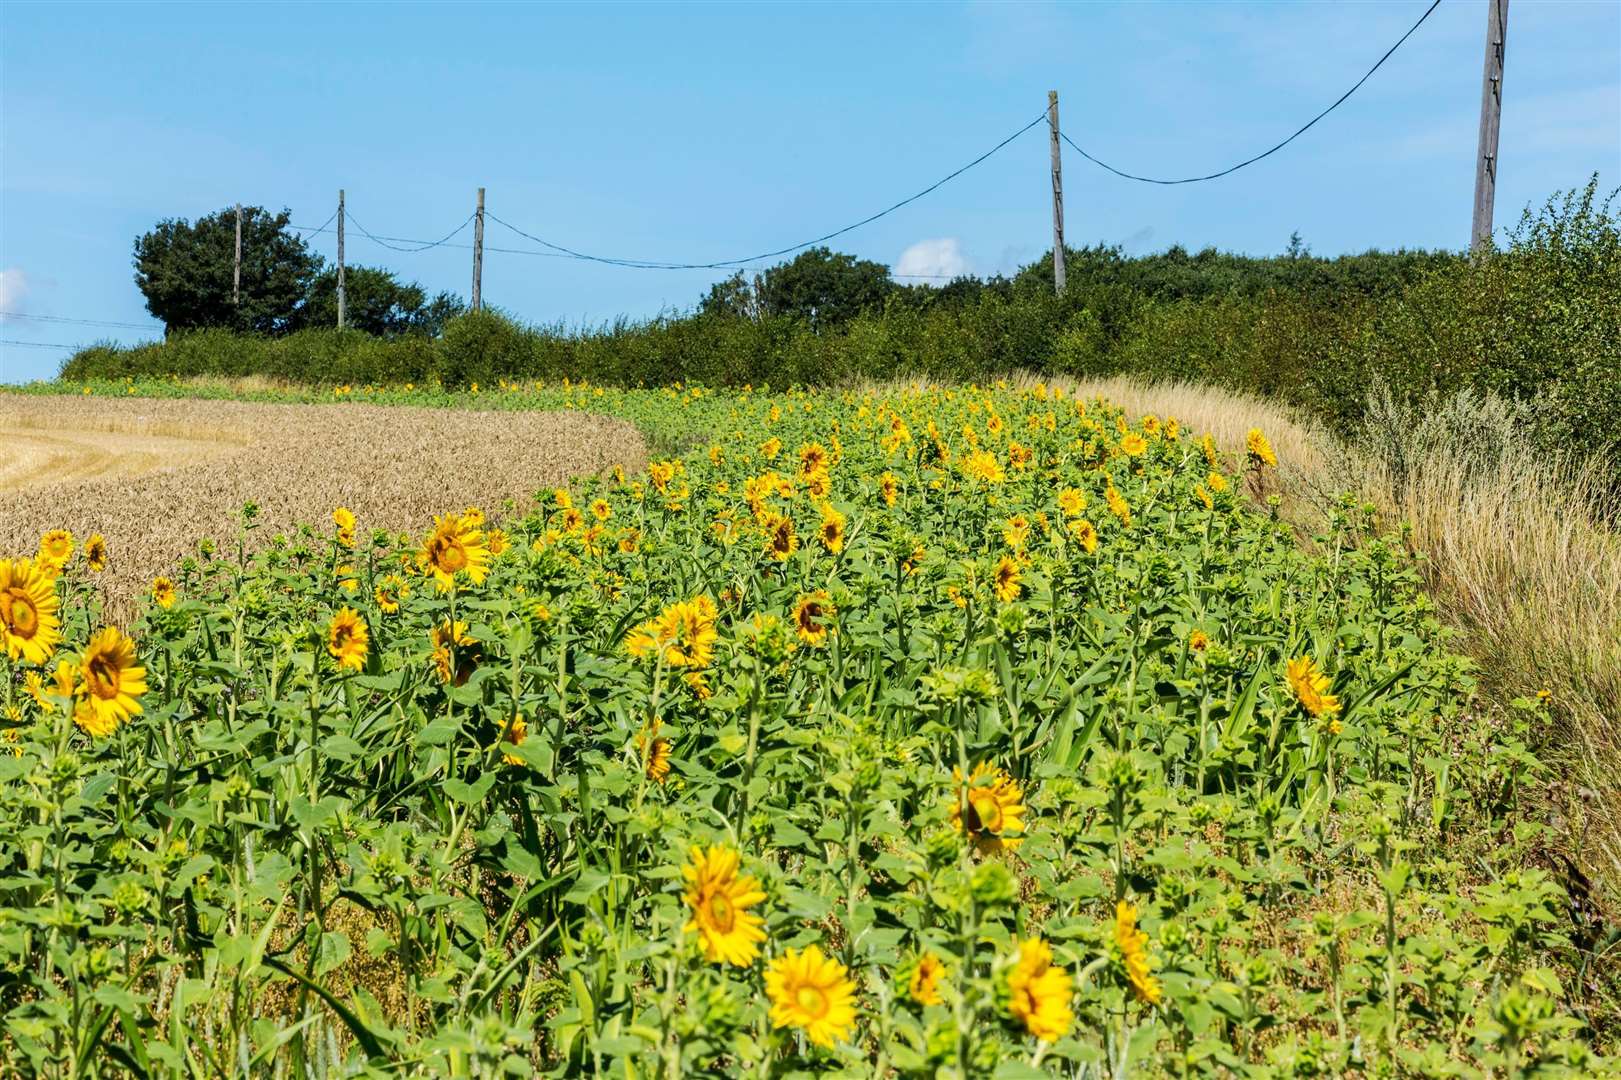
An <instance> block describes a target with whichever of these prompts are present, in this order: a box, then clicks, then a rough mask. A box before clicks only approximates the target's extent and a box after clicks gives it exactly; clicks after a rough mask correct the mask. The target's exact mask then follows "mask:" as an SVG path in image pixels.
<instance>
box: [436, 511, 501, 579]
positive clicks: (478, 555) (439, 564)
mask: <svg viewBox="0 0 1621 1080" xmlns="http://www.w3.org/2000/svg"><path fill="white" fill-rule="evenodd" d="M422 556H423V558H422V562H423V565H424V567H425V568H426V569H427V571H428V572H429V573H431V574H432V575H433V577H434V581H435V582H436V583H437V584H438V587H439V591H440V592H449V591H450V590H451V589H454V588H455V587H456V578H457V576H458V575H460V574H466V575H467V577H468V578H470V579H471V580H472V582H473V584H475V585H477V584H479V583H481V582H483V580H484V578H485V576H486V575H488V574H489V572H490V549H489V548H488V547H486V546H485V543H484V534H483V532H481V531H480V530H479V529H478V527H477V526H476V525H474V524H472V523H471V522H470V521H469V520H468V519H467V517H466V516H464V515H461V514H444V515H441V516H439V517H436V518H434V530H433V532H431V533H429V534H428V538H427V540H426V541H424V543H423V546H422Z"/></svg>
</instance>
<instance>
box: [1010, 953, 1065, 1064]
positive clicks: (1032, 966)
mask: <svg viewBox="0 0 1621 1080" xmlns="http://www.w3.org/2000/svg"><path fill="white" fill-rule="evenodd" d="M1072 987H1073V981H1072V979H1071V978H1070V974H1069V972H1068V971H1066V970H1065V969H1064V968H1061V967H1055V966H1054V965H1053V950H1052V946H1050V945H1048V944H1047V943H1046V942H1045V941H1043V940H1041V939H1040V938H1030V939H1028V940H1026V941H1022V942H1020V943H1019V954H1018V958H1017V959H1016V960H1015V961H1014V963H1013V966H1012V967H1011V968H1009V969H1008V973H1007V1008H1008V1012H1009V1013H1010V1014H1011V1015H1012V1017H1013V1018H1014V1019H1015V1020H1017V1021H1019V1022H1020V1023H1022V1024H1023V1025H1024V1028H1025V1030H1026V1031H1028V1032H1029V1033H1030V1034H1032V1035H1034V1036H1035V1037H1036V1038H1038V1039H1041V1040H1042V1041H1044V1042H1053V1041H1055V1040H1057V1039H1061V1038H1063V1037H1064V1035H1065V1034H1067V1033H1068V1032H1069V1029H1070V1027H1071V1025H1073V1024H1074V1023H1075V1013H1074V1011H1073V1010H1072V1009H1071V1008H1070V996H1071V991H1072Z"/></svg>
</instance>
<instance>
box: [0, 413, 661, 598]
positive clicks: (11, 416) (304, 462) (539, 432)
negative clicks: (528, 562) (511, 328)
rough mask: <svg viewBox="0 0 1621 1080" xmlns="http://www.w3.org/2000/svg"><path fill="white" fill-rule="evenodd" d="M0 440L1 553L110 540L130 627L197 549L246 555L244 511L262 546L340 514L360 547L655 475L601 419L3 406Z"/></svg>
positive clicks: (108, 588)
mask: <svg viewBox="0 0 1621 1080" xmlns="http://www.w3.org/2000/svg"><path fill="white" fill-rule="evenodd" d="M0 438H4V440H5V443H6V445H7V447H8V451H9V450H15V451H17V452H15V453H11V452H8V454H7V455H6V458H5V461H4V462H3V463H0V488H3V489H4V490H6V491H7V493H8V494H7V504H6V510H5V513H4V514H3V515H0V549H4V550H30V549H32V548H33V547H34V545H36V544H37V542H38V539H39V536H40V534H41V533H42V532H44V531H45V530H48V529H54V528H69V529H72V531H73V532H74V533H75V535H76V536H78V537H80V538H81V539H82V538H83V537H84V536H88V535H89V534H91V533H94V532H99V533H101V534H102V535H103V536H104V537H105V538H106V541H107V546H108V548H109V550H110V552H111V554H112V555H113V558H111V559H110V561H109V567H108V569H107V571H106V573H105V574H103V575H102V576H101V578H100V581H99V584H100V585H101V587H102V589H103V590H104V594H105V601H106V603H107V605H108V610H109V612H110V613H111V614H112V615H113V616H114V617H115V618H120V619H122V618H125V617H127V616H128V615H129V614H130V613H131V612H132V610H133V600H134V598H135V597H136V596H138V595H140V594H141V593H143V592H144V591H145V590H146V589H147V588H148V586H149V585H150V582H151V580H152V578H153V577H154V576H155V575H158V574H162V573H166V572H168V571H169V570H170V569H171V568H172V567H173V565H174V564H175V563H176V562H178V561H179V560H180V559H182V558H184V557H185V556H187V555H189V554H192V553H194V552H195V551H196V550H197V542H198V539H199V538H201V537H211V538H213V539H214V540H215V541H217V542H219V543H221V544H222V545H225V546H227V547H229V548H231V549H233V550H234V544H235V538H236V536H237V533H238V530H239V527H240V526H239V521H240V516H241V509H242V506H243V504H244V503H248V502H252V503H254V504H255V505H256V506H257V507H258V508H259V515H258V519H257V520H258V527H257V528H256V529H255V530H254V531H253V533H252V534H251V535H250V538H249V539H250V544H251V546H261V545H262V544H263V543H264V542H265V541H266V540H268V539H269V538H270V537H272V536H274V535H276V534H277V533H284V532H287V531H288V530H291V529H293V528H294V527H295V526H297V525H298V524H300V523H305V522H321V521H324V520H325V519H326V518H327V516H328V515H329V514H330V513H331V512H332V510H333V508H334V507H337V506H347V507H348V508H350V509H351V510H353V511H354V513H355V515H356V516H357V517H358V518H359V520H360V527H361V530H362V534H363V535H364V534H367V533H369V532H370V531H371V530H374V529H387V530H390V531H398V530H405V529H418V528H420V526H421V524H422V522H424V521H429V522H431V521H432V520H433V518H432V515H433V514H434V513H436V512H437V513H442V512H444V511H445V509H446V508H447V507H452V506H455V507H460V506H463V505H476V506H479V507H481V508H483V509H484V510H485V511H486V512H488V513H490V514H492V515H494V516H499V514H500V510H501V507H502V505H503V503H505V502H506V501H507V500H512V501H513V502H515V503H518V504H524V503H526V502H527V501H528V499H529V496H530V495H531V494H532V493H534V492H535V491H537V490H540V489H544V488H549V487H551V486H552V485H555V484H559V483H563V482H565V481H567V480H568V479H569V478H570V477H574V476H583V475H588V474H592V473H596V472H599V471H601V470H603V469H605V468H608V467H610V466H612V465H615V464H623V465H624V466H626V467H627V468H635V467H639V466H640V464H641V463H642V461H643V460H644V459H645V448H644V446H643V444H642V440H641V437H640V436H639V435H638V434H637V432H636V429H635V428H634V427H633V426H632V425H631V424H629V423H626V422H624V421H621V420H614V419H609V418H606V417H601V416H592V415H587V414H584V413H572V412H531V413H523V412H518V413H514V412H480V411H474V410H454V411H452V410H443V409H430V408H393V407H383V406H372V405H361V404H354V403H342V404H332V405H304V404H288V405H283V404H266V403H257V402H234V401H153V400H140V399H130V400H117V401H109V400H108V399H106V398H75V397H66V396H64V397H49V398H21V397H19V398H16V399H14V400H9V401H8V400H6V399H3V398H0Z"/></svg>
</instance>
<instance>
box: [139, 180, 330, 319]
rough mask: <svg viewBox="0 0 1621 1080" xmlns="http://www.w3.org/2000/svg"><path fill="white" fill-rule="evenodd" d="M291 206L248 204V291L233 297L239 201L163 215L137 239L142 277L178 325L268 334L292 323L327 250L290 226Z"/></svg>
mask: <svg viewBox="0 0 1621 1080" xmlns="http://www.w3.org/2000/svg"><path fill="white" fill-rule="evenodd" d="M290 220H291V211H288V210H282V211H281V212H280V213H279V214H272V213H270V212H269V211H268V210H266V209H264V208H263V207H259V206H244V207H243V208H242V292H241V301H240V303H233V302H232V299H231V276H232V264H233V262H234V260H235V254H236V209H235V207H227V208H225V209H224V210H220V211H218V212H216V213H213V214H209V215H207V216H205V217H200V218H198V219H197V221H196V222H195V223H192V222H188V221H186V220H185V219H183V218H169V219H167V220H164V221H160V222H158V225H157V227H156V228H154V229H153V230H152V231H151V232H149V233H146V234H144V235H142V236H140V237H138V238H137V239H136V241H135V284H136V285H137V286H138V287H139V288H140V290H141V292H142V294H144V295H145V296H146V310H148V311H150V312H151V313H152V315H153V317H154V318H157V319H161V320H162V321H163V322H164V323H165V324H166V325H167V326H168V328H169V329H171V330H190V329H195V328H199V327H207V326H221V327H230V328H232V329H236V330H245V331H249V332H252V333H260V334H278V333H283V332H285V331H287V330H289V329H291V328H292V327H293V326H294V325H295V322H296V320H297V317H298V312H299V308H300V307H301V305H302V304H303V303H304V300H305V297H306V296H307V295H308V293H309V289H310V285H311V283H312V282H313V281H314V280H315V277H316V275H317V274H319V273H320V272H321V266H322V260H321V257H320V256H319V255H317V254H315V253H314V252H312V251H310V249H309V245H308V244H306V243H305V242H304V239H303V238H302V237H301V236H299V235H298V234H297V233H294V232H292V231H291V230H290V229H289V228H288V222H289V221H290Z"/></svg>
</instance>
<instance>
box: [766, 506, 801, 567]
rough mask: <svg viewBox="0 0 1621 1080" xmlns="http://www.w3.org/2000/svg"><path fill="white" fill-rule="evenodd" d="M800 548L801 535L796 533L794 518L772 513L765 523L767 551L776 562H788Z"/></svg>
mask: <svg viewBox="0 0 1621 1080" xmlns="http://www.w3.org/2000/svg"><path fill="white" fill-rule="evenodd" d="M798 550H799V537H797V536H795V535H794V519H793V518H791V517H789V516H788V515H787V514H772V515H771V516H770V517H769V518H767V519H766V523H765V551H766V554H767V555H769V556H770V557H771V559H772V560H773V561H775V562H787V561H788V559H789V557H790V556H792V555H793V553H794V552H796V551H798Z"/></svg>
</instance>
